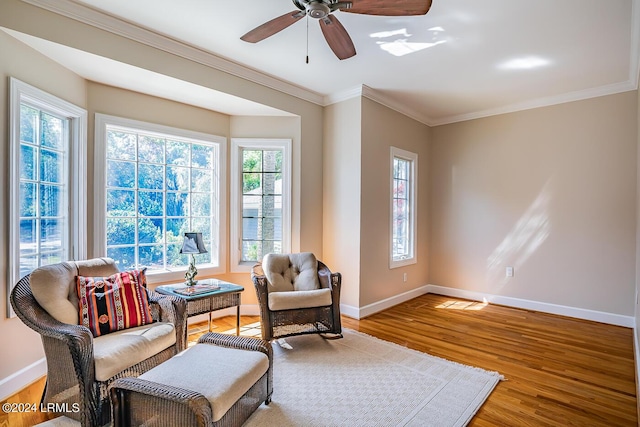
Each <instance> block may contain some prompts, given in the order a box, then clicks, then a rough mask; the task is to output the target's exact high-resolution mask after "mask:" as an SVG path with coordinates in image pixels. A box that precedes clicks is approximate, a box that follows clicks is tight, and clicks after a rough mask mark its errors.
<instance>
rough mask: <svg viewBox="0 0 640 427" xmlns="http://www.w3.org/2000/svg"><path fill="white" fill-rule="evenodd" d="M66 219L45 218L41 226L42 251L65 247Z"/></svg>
mask: <svg viewBox="0 0 640 427" xmlns="http://www.w3.org/2000/svg"><path fill="white" fill-rule="evenodd" d="M64 225H65V222H64V220H58V219H43V220H42V221H41V227H40V247H41V249H42V251H47V252H49V251H54V250H58V251H59V250H61V249H62V248H63V240H62V238H63V236H62V233H63V231H64Z"/></svg>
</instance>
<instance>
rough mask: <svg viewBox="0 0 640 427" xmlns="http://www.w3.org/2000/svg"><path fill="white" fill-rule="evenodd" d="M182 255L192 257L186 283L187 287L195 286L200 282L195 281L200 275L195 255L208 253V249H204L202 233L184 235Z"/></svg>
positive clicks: (185, 279) (185, 276)
mask: <svg viewBox="0 0 640 427" xmlns="http://www.w3.org/2000/svg"><path fill="white" fill-rule="evenodd" d="M180 253H181V254H189V255H191V261H190V262H189V268H188V269H187V272H186V273H185V275H184V283H185V285H187V286H193V285H195V284H196V283H198V281H197V280H195V279H196V275H197V274H198V269H197V268H196V257H195V254H206V253H207V248H205V247H204V242H203V241H202V233H184V241H183V242H182V249H180Z"/></svg>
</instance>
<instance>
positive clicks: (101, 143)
mask: <svg viewBox="0 0 640 427" xmlns="http://www.w3.org/2000/svg"><path fill="white" fill-rule="evenodd" d="M107 126H120V127H124V128H130V129H135V130H140V131H143V132H144V133H151V134H153V133H157V134H160V135H162V136H165V135H173V136H176V137H178V138H184V139H193V140H196V141H206V142H211V143H214V144H217V145H218V147H219V152H220V158H219V159H218V165H217V167H218V174H217V176H218V181H217V182H216V183H214V186H215V187H216V191H217V193H216V194H217V195H218V200H219V204H218V215H217V218H218V227H217V228H214V229H212V230H211V238H212V239H213V240H216V241H217V242H218V267H205V266H198V274H199V276H200V277H204V276H210V275H214V274H222V273H225V272H226V265H227V264H226V263H227V259H226V247H227V246H226V245H227V243H226V230H225V225H226V211H227V209H226V206H225V200H226V199H227V198H226V184H225V182H226V178H225V177H226V174H227V173H226V166H225V165H226V158H227V138H226V137H223V136H218V135H211V134H207V133H202V132H196V131H190V130H185V129H180V128H174V127H171V126H164V125H159V124H155V123H149V122H143V121H139V120H133V119H127V118H124V117H117V116H111V115H108V114H100V113H96V116H95V148H94V162H95V163H94V169H95V177H94V188H95V196H94V200H95V204H94V209H95V210H94V212H95V215H94V221H95V222H94V226H95V230H96V231H95V232H94V246H93V250H94V254H95V256H105V255H106V253H107V242H106V233H105V230H106V227H107V224H106V216H105V214H104V213H105V212H106V209H107V207H106V188H107V182H106V177H107V165H106V158H107V155H106V153H107V141H106V138H105V137H106V134H107ZM208 249H209V250H211V248H208ZM186 269H187V267H186V266H184V267H180V268H175V269H171V270H168V271H165V272H147V279H148V282H149V283H150V284H155V283H161V282H168V281H184V273H185V271H186Z"/></svg>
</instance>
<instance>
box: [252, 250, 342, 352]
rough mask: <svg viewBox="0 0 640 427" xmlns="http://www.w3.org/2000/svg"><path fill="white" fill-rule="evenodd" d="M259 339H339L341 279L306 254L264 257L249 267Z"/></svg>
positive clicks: (310, 254)
mask: <svg viewBox="0 0 640 427" xmlns="http://www.w3.org/2000/svg"><path fill="white" fill-rule="evenodd" d="M251 279H252V281H253V284H254V286H255V288H256V293H257V295H258V304H259V305H260V321H261V325H262V339H264V340H272V339H275V338H282V337H287V336H291V335H301V334H314V333H316V334H322V335H323V336H325V337H331V338H339V337H342V324H341V321H340V286H341V281H342V275H341V274H340V273H332V272H331V271H330V270H329V268H328V267H327V266H326V265H324V264H323V263H322V262H320V261H318V260H317V259H316V257H315V256H314V255H313V254H312V253H310V252H305V253H298V254H267V255H265V257H264V258H263V260H262V262H261V263H257V264H256V265H254V266H253V269H252V271H251Z"/></svg>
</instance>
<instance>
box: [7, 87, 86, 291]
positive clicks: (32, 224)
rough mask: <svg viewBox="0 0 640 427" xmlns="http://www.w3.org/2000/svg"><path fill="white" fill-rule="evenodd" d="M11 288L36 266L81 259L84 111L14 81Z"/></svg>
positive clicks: (11, 110) (12, 99) (82, 252)
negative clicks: (81, 181) (78, 180)
mask: <svg viewBox="0 0 640 427" xmlns="http://www.w3.org/2000/svg"><path fill="white" fill-rule="evenodd" d="M10 85H11V103H10V105H11V107H10V114H11V120H10V123H11V124H10V126H11V148H10V152H11V154H10V159H11V176H10V181H11V184H10V194H11V204H10V206H11V208H10V221H11V223H10V227H9V228H10V230H11V231H10V239H9V240H10V242H9V245H10V262H9V266H10V267H9V269H10V272H9V276H10V277H9V283H10V286H12V285H13V284H15V282H16V281H17V280H18V279H19V278H20V277H22V276H24V275H26V274H28V273H30V272H31V271H33V270H34V269H35V268H37V267H40V266H44V265H48V264H53V263H57V262H61V261H68V260H71V259H74V258H75V259H77V258H83V257H84V256H85V255H86V254H85V246H86V245H85V243H84V242H83V241H82V242H81V241H80V238H81V236H85V233H84V215H85V214H84V212H85V209H84V206H85V203H84V198H83V195H84V186H83V184H82V183H78V182H76V180H77V179H78V177H79V176H80V174H81V173H80V171H81V170H84V164H85V162H84V158H83V155H82V150H81V146H84V145H85V141H86V137H85V136H84V132H85V129H86V112H85V111H84V110H83V109H81V108H78V107H76V106H75V105H72V104H69V103H68V102H66V101H63V100H61V99H59V98H56V97H54V96H52V95H49V94H47V93H45V92H42V91H41V90H39V89H36V88H34V87H32V86H29V85H27V84H25V83H23V82H20V81H18V80H15V79H11V83H10Z"/></svg>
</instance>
